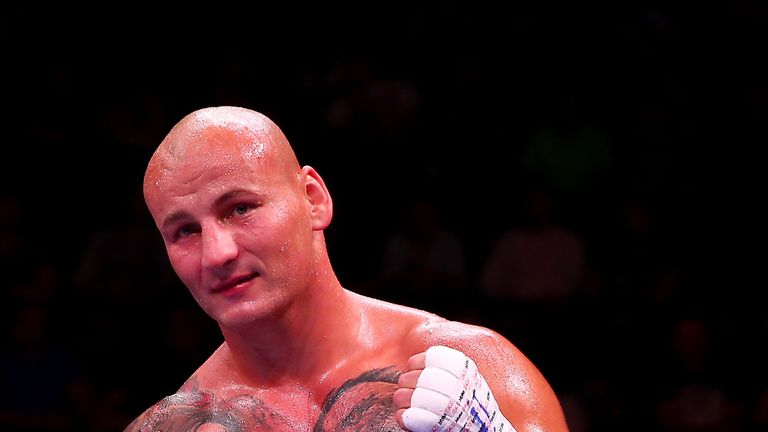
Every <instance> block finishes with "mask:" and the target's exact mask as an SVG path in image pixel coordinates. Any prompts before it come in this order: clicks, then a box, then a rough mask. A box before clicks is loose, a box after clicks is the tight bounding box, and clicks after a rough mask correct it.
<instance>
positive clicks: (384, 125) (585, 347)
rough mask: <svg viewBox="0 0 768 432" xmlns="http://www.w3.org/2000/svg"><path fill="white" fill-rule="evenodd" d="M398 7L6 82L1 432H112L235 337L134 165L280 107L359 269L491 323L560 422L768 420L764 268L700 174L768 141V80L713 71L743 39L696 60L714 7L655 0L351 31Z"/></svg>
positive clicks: (417, 300)
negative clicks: (196, 288)
mask: <svg viewBox="0 0 768 432" xmlns="http://www.w3.org/2000/svg"><path fill="white" fill-rule="evenodd" d="M743 7H744V9H743V10H739V11H738V12H739V13H740V14H739V15H738V17H739V18H741V19H747V18H749V17H752V16H756V17H761V16H765V14H764V12H763V11H762V10H760V9H755V10H753V9H751V7H755V8H757V6H752V5H749V4H747V3H743ZM390 14H394V12H390ZM433 15H434V16H436V17H437V18H442V19H427V17H432V16H433ZM566 15H567V14H566ZM388 18H391V16H390V15H388V14H387V13H383V17H382V18H380V19H379V21H376V22H375V23H365V22H363V23H358V24H356V25H355V26H354V27H353V28H351V29H350V28H347V29H346V30H342V29H339V28H335V29H329V28H321V26H320V25H319V24H312V22H310V20H309V19H307V21H306V22H302V23H301V24H302V25H304V28H305V30H307V31H308V32H309V33H312V32H319V31H321V30H322V31H325V32H326V33H325V37H324V38H319V39H320V40H307V41H304V42H303V43H305V44H307V46H308V48H305V49H304V50H300V51H298V52H292V51H291V50H289V49H285V50H283V49H282V48H281V49H276V48H272V49H274V51H275V53H274V54H275V56H276V57H277V58H276V59H274V58H273V59H272V61H273V62H272V63H269V62H268V63H263V62H261V61H260V60H261V59H259V58H246V59H243V57H238V56H227V58H226V59H218V58H213V59H206V60H201V63H205V64H201V65H197V64H196V63H195V67H197V69H194V68H193V67H192V63H191V62H190V63H184V67H181V66H179V65H176V66H171V65H169V63H166V62H158V63H156V64H152V65H151V66H149V63H146V66H145V67H148V68H150V69H152V71H151V72H147V71H144V70H143V69H142V67H143V66H142V65H141V64H138V63H137V62H132V63H131V62H129V63H130V64H128V65H127V67H125V68H124V67H123V66H126V65H124V64H123V63H120V62H119V61H117V60H115V58H116V57H115V58H112V57H110V59H112V60H113V62H114V63H112V64H111V65H109V66H102V67H103V68H104V69H100V70H98V71H94V70H92V69H91V66H95V65H96V64H97V62H95V61H93V60H83V61H82V63H79V62H71V61H67V60H66V59H62V60H60V61H58V60H57V61H53V60H50V61H51V64H50V65H48V67H47V68H45V69H44V70H43V69H41V70H37V71H36V74H35V75H34V76H33V77H31V78H29V81H24V82H26V83H28V86H26V87H25V86H22V88H16V89H13V90H12V91H11V92H10V96H9V97H10V98H11V102H13V103H14V104H15V106H16V107H17V108H18V109H19V110H21V111H24V112H26V113H30V112H34V111H31V110H42V112H40V113H39V114H35V115H29V114H27V115H23V116H19V119H15V120H14V121H16V120H18V121H17V122H16V123H17V124H15V125H14V130H15V131H16V132H13V133H12V134H11V137H10V139H11V140H14V141H17V142H18V144H16V143H14V144H13V145H12V147H13V149H11V150H8V153H7V154H8V156H9V157H8V158H6V159H5V161H4V164H5V165H6V169H5V170H4V173H3V177H2V181H3V182H4V184H6V185H16V186H14V187H9V188H4V189H3V190H2V193H0V266H1V267H2V274H3V275H4V277H3V282H2V292H0V295H1V296H2V298H0V304H2V308H3V310H2V313H1V314H0V315H1V316H2V317H3V326H2V330H3V339H2V340H3V344H2V349H0V430H3V431H88V432H101V431H114V430H122V428H123V427H125V425H126V424H127V423H128V422H129V421H130V420H131V419H132V418H134V417H135V416H136V415H137V414H138V411H137V410H139V409H142V408H143V407H146V406H148V405H150V404H151V403H153V402H155V401H156V400H157V399H158V398H160V397H162V396H163V395H166V394H170V393H173V392H174V391H175V390H176V389H177V388H178V386H179V385H180V384H181V383H182V382H183V381H184V379H185V378H187V377H188V376H189V375H190V374H191V373H192V372H193V371H194V368H195V367H196V366H197V365H199V364H200V363H201V362H202V361H203V360H204V359H205V358H207V357H208V355H209V353H210V352H211V351H212V350H213V349H214V348H215V347H216V346H217V345H218V344H219V343H221V340H222V339H221V336H220V335H219V333H218V329H217V328H216V327H215V325H214V323H213V322H212V321H211V320H210V319H209V318H208V317H207V316H205V315H204V314H203V313H202V311H200V310H199V308H198V307H197V306H196V305H195V304H194V302H193V300H192V298H191V297H190V296H189V295H188V293H187V292H186V289H185V288H184V287H183V286H182V285H181V284H180V282H179V281H178V280H177V278H176V277H175V275H174V274H173V272H172V269H171V268H170V265H169V264H168V262H167V259H166V257H165V254H164V249H163V245H162V240H161V239H160V236H159V235H158V233H157V232H156V229H155V227H154V224H153V222H152V221H151V219H150V217H149V214H148V213H147V211H146V209H145V208H144V204H143V200H142V196H141V178H142V175H143V170H144V166H145V163H146V161H147V160H148V158H149V155H150V154H151V151H152V149H153V148H154V146H155V145H157V144H158V143H159V141H160V140H161V139H162V137H163V135H164V134H165V133H166V132H167V129H168V128H169V127H170V126H171V125H172V124H173V123H175V122H176V121H177V120H178V119H179V118H180V115H181V114H182V113H185V112H188V111H190V110H191V109H194V108H198V107H202V106H205V105H223V104H231V105H243V106H247V107H249V108H253V109H256V110H260V111H263V112H265V113H266V114H268V115H270V116H272V117H273V118H275V120H276V121H277V123H278V124H280V125H283V127H284V129H285V132H286V134H287V136H288V138H289V139H290V140H291V141H292V142H293V144H294V146H295V147H296V151H297V155H298V157H299V159H300V161H301V162H303V163H305V164H310V165H312V166H314V167H315V168H316V169H318V171H319V172H320V173H321V175H323V177H324V178H325V179H326V182H327V184H328V186H329V189H330V191H331V194H332V196H333V197H334V200H335V201H334V204H335V208H336V211H335V216H334V217H335V219H334V222H333V223H332V225H331V227H330V228H329V230H328V242H329V247H330V253H331V258H332V259H333V260H334V262H335V263H336V269H337V272H338V273H339V277H340V279H341V281H342V283H344V284H345V285H346V287H347V288H349V289H351V290H354V291H357V292H360V293H363V294H366V295H371V296H373V297H377V298H381V299H385V300H390V301H395V302H398V303H403V304H408V305H412V306H415V307H419V308H423V309H426V310H429V311H432V312H435V313H438V314H441V315H443V316H445V317H447V318H451V319H457V320H462V321H467V322H474V323H478V324H482V325H485V326H488V327H491V328H493V329H495V330H497V331H498V332H500V333H502V334H504V335H505V336H507V337H508V338H509V339H510V340H511V341H512V342H513V343H515V344H516V345H517V346H518V347H519V348H520V349H521V350H522V351H523V352H524V353H526V354H527V355H528V356H529V357H531V359H532V360H533V361H534V363H536V364H537V365H539V367H540V368H541V369H542V372H543V373H544V375H545V376H547V377H548V378H549V379H550V381H551V383H552V385H553V387H554V388H555V390H556V392H557V393H558V395H559V396H560V398H561V400H562V402H563V405H564V409H565V411H566V416H567V419H568V422H569V425H570V427H571V430H572V432H585V431H616V430H620V431H635V430H637V431H648V430H663V431H675V432H703V431H707V432H709V431H764V430H768V380H766V379H765V378H764V377H765V372H764V367H765V364H768V354H767V353H766V350H765V348H764V345H765V343H764V342H765V340H767V339H766V336H768V318H766V315H765V314H764V313H761V305H760V304H759V302H758V301H756V299H757V296H754V295H752V294H751V293H753V292H754V290H758V291H759V290H760V289H761V288H760V287H759V286H742V285H741V284H740V283H739V280H738V279H736V278H735V277H734V278H731V277H729V276H727V272H726V271H725V270H724V269H725V267H726V265H727V263H728V259H729V258H732V257H728V256H727V255H730V254H731V253H736V252H739V251H738V250H733V251H732V250H730V249H728V250H719V249H720V248H724V247H725V246H726V245H730V243H729V242H727V240H728V237H729V236H728V234H724V233H723V231H729V229H730V228H731V227H730V226H724V225H725V224H726V223H727V222H726V220H725V219H723V220H722V221H721V222H722V224H723V225H717V224H713V223H711V222H712V221H713V220H715V219H717V216H719V215H720V214H723V213H726V212H728V211H729V209H728V205H730V204H731V200H735V198H733V197H730V195H729V197H730V198H725V197H724V196H723V195H724V194H722V192H721V191H718V190H717V188H716V187H713V186H714V185H716V184H719V182H718V181H717V180H715V179H713V176H719V175H723V174H724V173H726V172H727V173H730V172H733V171H737V170H738V169H735V170H734V167H732V166H729V165H728V164H730V163H731V162H732V161H733V159H731V158H729V156H728V152H729V149H730V148H731V147H730V143H732V142H734V141H738V142H742V143H744V142H752V141H759V140H760V139H761V137H762V136H763V135H764V131H761V130H760V128H759V127H758V126H756V124H757V123H758V122H759V120H764V119H766V116H765V114H766V112H768V111H766V107H768V97H767V96H768V87H767V86H766V83H765V82H764V80H759V79H757V76H753V75H752V74H750V73H749V72H743V71H742V69H741V68H740V67H741V66H745V64H742V63H739V62H738V61H737V60H735V59H737V58H738V57H736V56H735V55H734V58H733V59H731V60H732V63H731V64H732V65H733V66H734V67H735V68H736V69H737V71H731V72H728V71H726V72H723V73H722V75H718V76H717V78H718V79H721V80H723V82H719V84H718V85H715V84H714V82H713V81H712V80H711V79H712V78H713V77H714V75H713V73H712V72H710V71H709V70H708V69H705V66H706V64H707V62H706V61H705V59H708V58H709V56H710V55H714V54H722V53H724V52H726V51H728V50H725V49H723V50H722V51H717V50H718V48H717V47H713V46H708V47H707V49H711V50H715V51H714V52H711V51H710V52H709V53H707V54H702V53H701V52H700V51H697V50H699V47H700V44H706V43H707V39H706V36H705V35H706V34H708V33H707V32H703V31H701V28H700V27H699V26H701V25H702V24H701V21H699V20H696V19H693V18H691V17H686V16H685V14H682V13H673V12H665V11H663V10H658V9H654V8H650V7H647V8H638V9H637V10H636V11H634V12H633V13H624V14H622V15H619V16H617V17H614V18H613V20H612V21H610V22H606V19H605V18H599V17H591V18H587V17H586V16H585V17H584V18H582V19H580V20H570V19H567V18H568V17H567V16H564V17H559V16H557V17H556V16H554V15H552V16H550V15H547V14H527V15H521V16H514V17H509V16H503V17H501V16H491V14H488V15H486V14H481V13H477V12H476V13H475V14H472V13H470V14H468V15H466V16H465V15H463V14H462V11H461V9H460V8H459V7H458V6H455V5H454V7H451V6H443V7H442V9H439V10H437V11H430V10H427V8H426V7H424V8H422V9H419V10H417V11H415V12H414V15H413V16H412V17H411V19H410V20H402V21H397V22H398V23H400V25H401V26H402V27H401V28H399V29H398V31H397V32H394V33H396V34H394V35H393V34H390V35H389V36H387V37H384V38H382V39H381V40H379V39H376V40H375V41H373V40H371V39H366V40H365V43H363V42H360V43H358V44H354V43H352V42H345V43H344V44H342V43H341V41H347V40H348V39H354V33H355V32H356V31H357V32H359V31H362V30H363V29H364V28H365V26H366V25H371V27H372V29H367V33H366V35H369V36H370V35H371V34H373V33H375V32H377V31H379V32H383V31H384V29H385V28H387V27H386V25H387V24H391V22H392V21H388ZM755 20H756V21H750V22H753V23H754V22H758V23H759V22H764V21H759V18H755ZM458 24H461V25H463V27H461V26H460V25H458ZM452 25H457V27H458V28H463V29H465V30H466V29H470V30H471V31H468V32H467V33H466V34H465V33H461V32H458V31H454V32H450V31H447V30H449V28H448V27H450V26H452ZM749 28H750V27H749V26H743V27H741V28H738V26H736V25H735V24H733V27H732V28H731V29H732V30H733V31H738V30H740V31H741V32H742V33H743V34H741V35H742V36H744V37H749V36H751V35H750V34H748V31H749ZM555 30H556V31H555ZM436 34H440V35H447V36H442V39H440V41H439V42H440V43H438V40H437V39H438V38H437V36H435V35H436ZM611 37H613V38H615V39H617V44H618V45H617V46H616V47H615V48H610V49H609V44H607V43H605V42H602V43H600V44H596V41H602V40H604V39H605V38H611ZM736 37H737V36H731V39H726V40H725V43H728V42H733V41H736V40H737V39H736ZM409 38H410V39H409ZM702 38H703V39H704V40H702ZM309 39H312V38H311V35H310V36H309ZM445 39H447V40H445ZM509 40H514V41H516V42H509V43H507V42H508V41H509ZM409 41H411V42H412V43H409ZM534 41H535V43H534ZM619 42H621V43H619ZM320 44H323V45H322V46H320ZM254 45H255V46H254V47H253V50H255V51H258V50H259V47H258V44H257V43H255V44H254ZM342 46H343V49H341V48H339V47H342ZM405 47H407V48H405ZM321 48H322V49H321ZM272 49H266V50H267V52H269V53H270V54H272V51H271V50H272ZM252 55H257V54H252ZM294 55H295V56H294ZM32 61H33V64H41V63H35V62H41V61H42V60H39V59H38V60H32ZM82 65H87V66H88V68H87V70H86V68H85V67H84V66H82ZM275 65H280V67H277V66H275ZM272 67H274V68H275V69H270V68H272ZM118 69H119V71H118ZM192 69H194V70H192ZM265 69H266V70H265ZM745 69H746V68H745ZM105 71H106V72H111V73H114V74H115V78H114V82H113V80H110V79H108V78H104V77H103V76H101V74H102V72H105ZM97 76H99V78H98V79H96V77H97ZM136 76H139V78H135V77H136ZM12 78H15V79H20V78H21V77H20V76H13V77H12ZM134 78H135V79H134ZM86 88H87V89H88V90H86V91H83V89H86ZM43 98H44V99H43ZM41 100H45V101H47V102H46V103H45V104H44V105H41V104H40V101H41ZM737 118H738V119H742V120H748V121H746V122H744V123H740V124H739V125H738V126H736V123H735V122H734V119H737ZM712 146H714V148H715V150H711V148H712ZM711 152H715V153H716V154H717V155H718V157H717V158H714V159H711V158H709V157H708V156H712V153H711ZM720 155H721V156H722V157H720ZM713 161H714V162H715V164H714V165H712V166H709V165H705V164H707V163H711V162H713ZM721 198H724V199H725V201H720V199H721ZM752 199H754V198H752ZM736 228H738V227H736ZM732 232H733V233H736V232H739V231H738V230H737V229H734V230H733V231H732ZM722 255H725V256H722ZM724 273H725V274H726V276H725V277H724Z"/></svg>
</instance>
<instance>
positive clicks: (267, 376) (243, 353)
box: [222, 282, 364, 386]
mask: <svg viewBox="0 0 768 432" xmlns="http://www.w3.org/2000/svg"><path fill="white" fill-rule="evenodd" d="M363 323H364V320H363V315H362V311H361V307H360V305H359V303H358V302H356V301H355V300H353V296H351V295H350V294H349V292H348V291H346V290H345V289H343V288H342V287H341V286H340V285H339V284H338V282H336V283H335V284H330V285H329V286H326V287H324V288H323V289H309V290H308V292H307V293H305V294H304V295H303V297H302V298H300V299H296V301H295V302H294V303H292V304H291V305H290V306H289V307H288V308H287V309H286V310H285V311H283V312H282V313H281V314H280V315H279V316H275V317H270V318H268V319H265V320H261V321H258V322H254V323H252V325H249V326H248V327H247V328H238V329H222V332H223V334H224V337H225V340H226V349H228V351H229V353H228V355H230V356H231V360H232V361H233V363H234V365H235V366H236V367H237V368H238V369H239V372H240V374H242V375H243V378H244V379H246V380H247V381H249V382H252V383H253V384H254V385H268V386H270V385H283V384H293V383H301V382H317V381H318V379H319V378H320V379H322V377H324V376H325V375H327V374H329V373H330V372H332V371H333V369H335V368H336V367H338V366H339V365H340V364H341V363H343V362H344V361H345V360H346V358H347V357H348V354H349V353H348V350H349V347H354V346H357V345H358V340H359V338H360V335H361V334H362V328H361V326H362V325H363Z"/></svg>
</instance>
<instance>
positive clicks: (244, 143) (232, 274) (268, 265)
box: [145, 128, 314, 326]
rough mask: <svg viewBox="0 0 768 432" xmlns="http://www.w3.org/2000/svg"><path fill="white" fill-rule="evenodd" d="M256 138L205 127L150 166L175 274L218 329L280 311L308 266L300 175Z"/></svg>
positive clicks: (151, 190) (150, 189)
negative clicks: (175, 153)
mask: <svg viewBox="0 0 768 432" xmlns="http://www.w3.org/2000/svg"><path fill="white" fill-rule="evenodd" d="M184 139H187V138H186V137H185V138H184ZM189 139H197V137H193V138H189ZM256 141H258V138H254V137H253V136H248V135H247V134H243V133H242V132H233V131H230V130H226V129H221V128H219V129H214V130H213V131H210V130H206V136H205V137H204V139H201V141H200V142H197V141H196V142H194V144H193V145H191V146H188V147H186V151H185V152H184V156H183V157H181V158H179V159H175V158H169V159H164V160H162V161H160V162H156V163H153V164H152V165H151V166H150V168H149V170H148V174H149V175H148V177H147V179H148V182H147V183H146V184H145V197H146V200H147V205H148V207H149V209H150V212H151V213H152V216H153V218H154V220H155V223H156V224H157V226H158V227H159V229H160V231H161V233H162V236H163V239H164V241H165V246H166V250H167V252H168V257H169V258H170V262H171V264H172V266H173V268H174V270H175V271H176V273H177V274H178V275H179V277H180V278H181V280H182V281H183V282H184V284H185V285H186V286H187V288H189V290H190V292H191V293H192V295H193V296H194V297H195V299H196V300H197V302H198V303H199V304H200V306H201V307H202V308H203V309H204V310H205V311H206V312H207V313H208V314H209V315H210V316H211V317H213V318H214V319H215V320H216V321H218V322H219V323H220V324H222V325H225V326H236V325H238V324H244V323H247V322H251V321H253V320H255V319H260V318H264V317H269V316H271V314H274V313H276V312H279V311H280V310H281V309H282V308H283V307H285V306H286V305H287V304H288V302H289V301H290V300H291V299H292V298H293V296H294V295H295V294H296V293H298V292H299V290H300V289H301V288H302V287H304V286H306V284H307V282H308V277H309V275H310V273H311V269H312V260H313V257H314V255H313V248H312V238H313V237H312V226H311V222H310V218H309V204H308V202H307V200H306V199H305V194H304V189H303V179H302V176H301V173H300V171H299V170H298V167H297V169H296V170H292V169H290V168H286V166H290V164H287V165H286V164H282V163H280V161H279V160H278V156H276V155H275V154H274V152H271V151H270V150H269V149H268V148H267V147H269V143H267V144H264V143H257V142H256Z"/></svg>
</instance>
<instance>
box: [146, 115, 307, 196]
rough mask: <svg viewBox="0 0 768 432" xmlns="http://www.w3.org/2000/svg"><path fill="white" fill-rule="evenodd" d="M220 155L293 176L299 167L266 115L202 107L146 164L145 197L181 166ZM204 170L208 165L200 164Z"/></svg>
mask: <svg viewBox="0 0 768 432" xmlns="http://www.w3.org/2000/svg"><path fill="white" fill-rule="evenodd" d="M221 152H226V153H228V154H229V156H230V157H231V159H233V160H234V159H239V160H242V161H243V162H244V163H246V164H264V163H268V162H269V163H274V164H275V165H274V166H275V167H276V168H277V170H278V171H279V172H281V173H282V174H284V175H287V176H292V175H293V174H296V173H297V172H298V171H299V169H300V167H299V164H298V161H297V159H296V156H295V154H294V152H293V149H292V148H291V145H290V144H289V142H288V139H287V138H286V137H285V135H284V134H283V132H282V131H281V130H280V128H279V127H278V126H277V124H275V123H274V122H273V121H272V120H271V119H269V118H268V117H267V116H265V115H263V114H261V113H259V112H256V111H253V110H249V109H246V108H240V107H231V106H221V107H210V108H203V109H200V110H197V111H194V112H192V113H190V114H189V115H187V116H185V117H184V118H183V119H181V121H179V122H178V123H177V124H176V125H175V126H174V127H173V128H172V129H171V131H170V132H169V133H168V135H166V137H165V138H164V139H163V141H162V142H161V143H160V145H159V146H158V148H157V149H156V150H155V153H154V154H153V155H152V158H151V159H150V161H149V164H148V165H147V170H146V172H145V176H144V194H145V195H146V194H147V192H148V189H150V188H151V187H152V186H153V185H154V186H157V187H160V183H161V182H162V180H163V178H165V177H166V176H167V175H168V174H169V173H173V172H174V171H175V170H176V168H177V167H178V166H179V165H184V164H187V163H189V162H192V161H205V160H206V159H210V160H215V158H213V156H212V155H214V154H216V153H218V154H220V153H221ZM200 166H201V167H203V168H205V166H206V165H205V164H204V163H202V164H200Z"/></svg>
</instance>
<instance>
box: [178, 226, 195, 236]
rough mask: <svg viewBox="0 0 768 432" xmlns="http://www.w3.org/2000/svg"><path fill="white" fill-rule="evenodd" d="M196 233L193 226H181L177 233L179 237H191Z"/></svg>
mask: <svg viewBox="0 0 768 432" xmlns="http://www.w3.org/2000/svg"><path fill="white" fill-rule="evenodd" d="M194 233H195V230H194V229H193V228H192V227H191V226H185V227H181V228H179V231H178V232H177V235H178V236H179V237H189V236H191V235H192V234H194Z"/></svg>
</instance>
